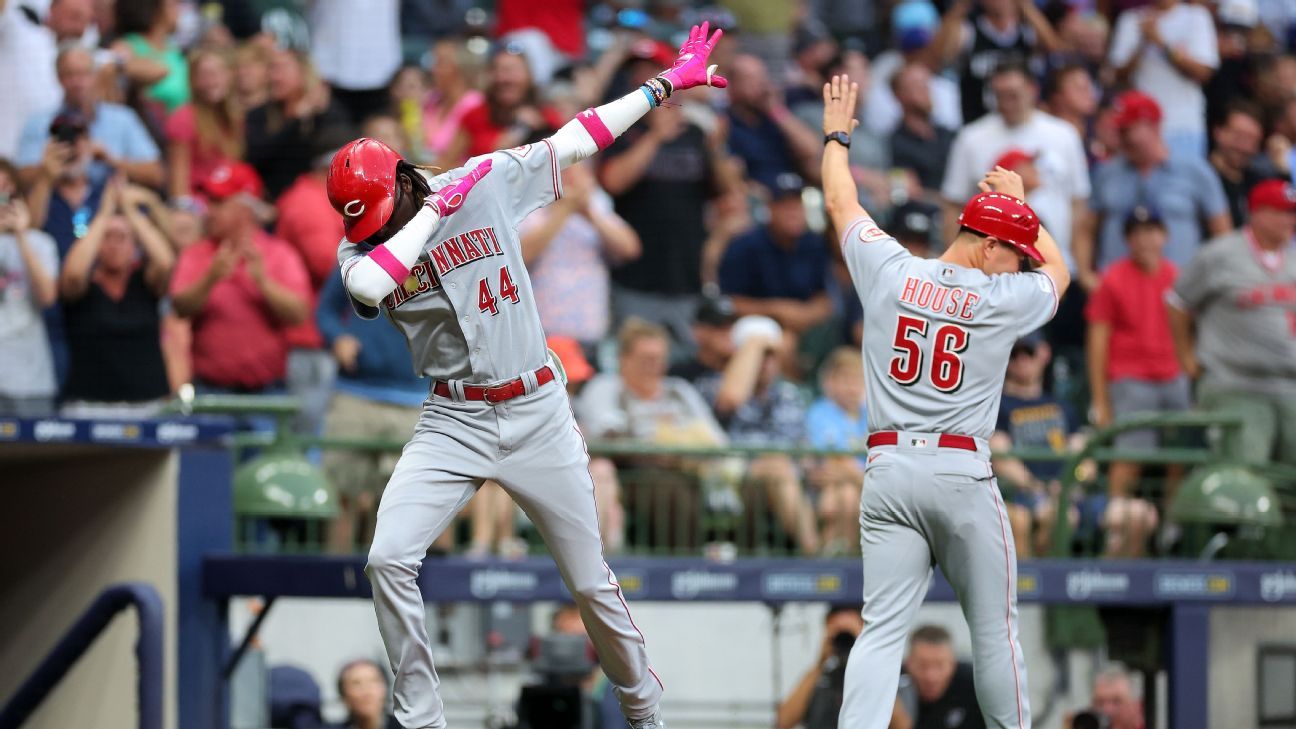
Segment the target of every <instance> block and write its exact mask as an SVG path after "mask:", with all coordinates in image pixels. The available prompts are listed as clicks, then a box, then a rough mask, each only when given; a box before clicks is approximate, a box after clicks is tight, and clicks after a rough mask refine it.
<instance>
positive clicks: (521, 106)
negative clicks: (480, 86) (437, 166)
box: [448, 45, 562, 159]
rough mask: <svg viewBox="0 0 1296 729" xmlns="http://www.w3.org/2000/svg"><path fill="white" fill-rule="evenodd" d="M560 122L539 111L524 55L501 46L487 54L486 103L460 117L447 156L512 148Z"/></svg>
mask: <svg viewBox="0 0 1296 729" xmlns="http://www.w3.org/2000/svg"><path fill="white" fill-rule="evenodd" d="M561 123H562V120H561V119H558V118H556V115H554V114H553V113H552V111H549V110H545V109H542V108H541V106H540V94H539V91H538V90H537V89H536V84H535V78H534V76H533V75H532V73H531V67H530V66H529V65H528V64H527V58H526V56H523V55H522V52H521V51H520V50H518V49H517V48H516V47H514V46H511V45H510V46H505V47H503V48H500V49H498V50H496V51H495V53H494V54H493V55H491V59H490V67H489V69H488V70H487V80H486V101H485V102H483V103H482V104H481V105H479V106H478V107H476V108H475V109H473V110H472V111H469V112H468V113H467V114H464V117H463V122H462V123H461V129H460V131H459V138H458V139H457V140H456V141H455V144H454V146H453V147H452V148H451V151H450V153H449V154H448V156H449V157H450V158H451V159H464V158H466V157H476V156H477V155H480V154H488V153H490V152H493V151H495V150H497V149H508V148H510V147H516V146H518V145H519V144H522V143H523V142H525V141H526V140H528V139H531V138H533V137H535V136H537V133H539V132H546V131H548V130H552V129H557V128H558V127H559V126H561Z"/></svg>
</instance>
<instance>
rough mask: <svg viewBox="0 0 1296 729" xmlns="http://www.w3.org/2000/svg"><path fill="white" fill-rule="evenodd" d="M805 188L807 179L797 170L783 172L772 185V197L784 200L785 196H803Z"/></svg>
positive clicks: (770, 189)
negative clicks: (796, 171) (802, 192)
mask: <svg viewBox="0 0 1296 729" xmlns="http://www.w3.org/2000/svg"><path fill="white" fill-rule="evenodd" d="M804 189H805V180H803V179H801V175H798V174H797V173H795V172H781V173H779V174H778V176H776V177H775V178H774V184H773V185H771V186H770V188H769V191H770V199H772V200H782V199H783V198H785V197H801V191H802V190H804Z"/></svg>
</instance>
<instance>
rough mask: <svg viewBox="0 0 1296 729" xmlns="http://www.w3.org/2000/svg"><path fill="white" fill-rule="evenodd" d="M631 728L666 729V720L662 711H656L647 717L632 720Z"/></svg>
mask: <svg viewBox="0 0 1296 729" xmlns="http://www.w3.org/2000/svg"><path fill="white" fill-rule="evenodd" d="M630 729H666V722H665V721H664V720H662V715H661V711H654V712H653V715H652V716H650V717H648V718H647V719H642V720H640V721H632V722H630Z"/></svg>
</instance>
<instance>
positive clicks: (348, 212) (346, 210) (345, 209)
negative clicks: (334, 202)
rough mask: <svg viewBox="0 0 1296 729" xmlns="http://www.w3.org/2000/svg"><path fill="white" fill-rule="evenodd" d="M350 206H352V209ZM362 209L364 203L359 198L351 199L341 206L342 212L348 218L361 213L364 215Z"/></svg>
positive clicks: (356, 216) (358, 215)
mask: <svg viewBox="0 0 1296 729" xmlns="http://www.w3.org/2000/svg"><path fill="white" fill-rule="evenodd" d="M352 208H354V210H353V209H352ZM364 211H365V204H364V202H363V201H361V200H352V201H351V202H349V203H347V204H346V205H343V206H342V214H343V215H345V216H347V217H348V218H358V217H360V216H361V215H364Z"/></svg>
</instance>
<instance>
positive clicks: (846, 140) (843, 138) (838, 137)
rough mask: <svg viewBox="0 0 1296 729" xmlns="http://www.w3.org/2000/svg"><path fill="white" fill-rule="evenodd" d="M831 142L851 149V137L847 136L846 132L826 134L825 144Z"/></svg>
mask: <svg viewBox="0 0 1296 729" xmlns="http://www.w3.org/2000/svg"><path fill="white" fill-rule="evenodd" d="M829 142H836V143H838V144H840V145H841V146H843V147H845V148H846V149H850V135H849V134H847V133H846V132H833V133H831V134H825V135H824V144H828V143H829Z"/></svg>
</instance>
